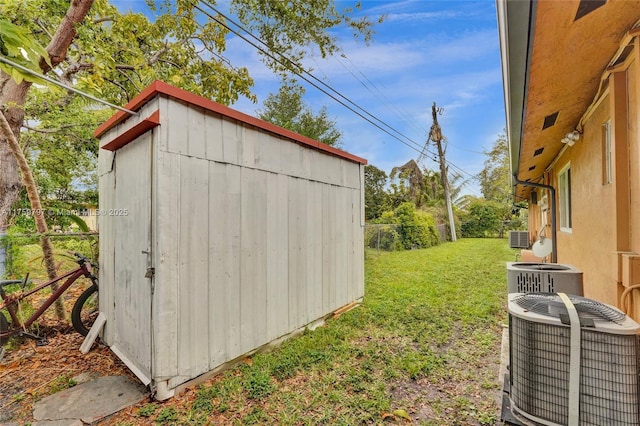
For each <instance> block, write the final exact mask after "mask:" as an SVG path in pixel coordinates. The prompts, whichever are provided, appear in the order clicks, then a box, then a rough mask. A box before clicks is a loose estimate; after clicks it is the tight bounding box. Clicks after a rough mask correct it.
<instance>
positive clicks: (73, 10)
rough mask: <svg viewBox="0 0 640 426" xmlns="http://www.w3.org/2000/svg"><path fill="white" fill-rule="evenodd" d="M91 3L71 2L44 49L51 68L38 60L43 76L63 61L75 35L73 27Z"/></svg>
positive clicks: (89, 7) (74, 0) (90, 1)
mask: <svg viewBox="0 0 640 426" xmlns="http://www.w3.org/2000/svg"><path fill="white" fill-rule="evenodd" d="M93 1H94V0H71V4H70V5H69V9H68V10H67V14H66V15H65V16H64V18H62V22H60V25H59V26H58V30H57V31H56V33H55V34H54V35H53V39H52V40H51V41H50V42H49V45H48V46H47V48H46V50H47V53H48V54H49V59H50V60H51V66H49V64H48V63H47V62H46V61H45V60H44V58H42V59H41V60H40V69H41V70H42V73H43V74H46V73H47V72H49V71H50V70H51V68H53V67H56V66H57V65H58V64H60V62H62V61H64V59H65V57H66V56H67V50H68V49H69V45H71V42H72V41H73V39H74V38H75V37H76V35H77V33H76V29H75V27H76V25H78V24H79V23H81V22H82V21H83V20H84V18H85V17H86V16H87V14H88V13H89V9H91V5H92V4H93Z"/></svg>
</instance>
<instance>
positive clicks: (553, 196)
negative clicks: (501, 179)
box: [513, 173, 558, 263]
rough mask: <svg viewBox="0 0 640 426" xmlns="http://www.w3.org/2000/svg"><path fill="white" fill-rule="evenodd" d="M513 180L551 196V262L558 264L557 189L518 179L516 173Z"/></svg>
mask: <svg viewBox="0 0 640 426" xmlns="http://www.w3.org/2000/svg"><path fill="white" fill-rule="evenodd" d="M513 180H514V181H515V182H516V183H517V184H518V185H524V186H531V187H534V188H541V189H546V190H548V191H549V193H550V196H551V262H552V263H558V242H557V241H556V234H557V231H556V189H555V188H554V187H553V186H551V185H544V184H542V183H533V182H527V181H524V180H520V179H518V175H517V174H516V173H514V174H513Z"/></svg>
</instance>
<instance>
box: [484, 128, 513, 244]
mask: <svg viewBox="0 0 640 426" xmlns="http://www.w3.org/2000/svg"><path fill="white" fill-rule="evenodd" d="M484 154H485V156H486V159H485V161H484V168H483V169H482V171H481V172H480V173H479V174H478V180H479V181H480V190H481V191H482V195H484V198H485V200H486V201H491V202H494V203H496V204H495V205H494V206H493V208H498V207H499V211H500V220H501V221H503V222H506V221H510V220H511V219H512V217H513V212H512V211H513V208H512V206H513V201H512V198H511V189H512V188H511V173H510V166H509V146H508V142H507V136H506V130H503V131H502V133H500V134H499V135H498V138H497V139H496V141H495V142H494V143H493V146H492V147H491V150H489V151H485V152H484ZM496 206H498V207H496ZM502 231H503V228H502V227H501V228H500V237H502Z"/></svg>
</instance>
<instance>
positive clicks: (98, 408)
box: [33, 376, 147, 425]
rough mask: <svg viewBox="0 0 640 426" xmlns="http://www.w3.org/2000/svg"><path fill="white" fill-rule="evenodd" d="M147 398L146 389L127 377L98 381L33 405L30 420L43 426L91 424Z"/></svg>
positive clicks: (49, 397) (62, 392) (113, 377)
mask: <svg viewBox="0 0 640 426" xmlns="http://www.w3.org/2000/svg"><path fill="white" fill-rule="evenodd" d="M146 396H147V393H146V389H145V388H144V387H143V386H142V385H141V384H140V383H138V382H134V381H133V380H131V379H129V378H127V377H123V376H108V377H101V378H99V379H96V380H92V381H89V382H86V383H82V384H80V385H77V386H74V387H72V388H69V389H65V390H63V391H60V392H57V393H54V394H53V395H50V396H48V397H46V398H43V399H41V400H40V401H38V402H37V403H36V404H35V405H34V410H33V418H34V419H35V420H36V421H37V422H42V423H38V424H42V425H46V424H52V425H53V424H55V423H48V422H46V421H54V420H55V421H63V420H64V421H73V420H76V419H78V420H82V422H84V423H93V422H95V421H97V420H100V419H101V418H103V417H106V416H109V415H111V414H113V413H116V412H118V411H120V410H122V409H123V408H125V407H128V406H129V405H132V404H135V403H136V402H138V401H141V400H142V399H144V398H145V397H146ZM59 424H60V425H62V424H65V423H59ZM67 424H73V423H67Z"/></svg>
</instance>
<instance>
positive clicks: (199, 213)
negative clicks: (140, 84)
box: [177, 155, 210, 377]
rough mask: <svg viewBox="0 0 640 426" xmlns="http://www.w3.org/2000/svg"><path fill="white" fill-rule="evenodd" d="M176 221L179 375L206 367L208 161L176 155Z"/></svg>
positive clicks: (202, 370) (207, 357)
mask: <svg viewBox="0 0 640 426" xmlns="http://www.w3.org/2000/svg"><path fill="white" fill-rule="evenodd" d="M179 167H180V202H179V212H178V217H179V222H178V229H177V231H178V241H177V243H178V258H177V260H178V268H179V278H178V282H177V286H178V300H179V302H178V309H179V311H178V312H179V313H180V314H179V315H178V365H179V367H180V369H179V371H178V372H179V375H180V376H184V377H195V376H197V375H199V374H201V373H204V372H206V371H208V369H209V344H208V342H207V339H206V338H203V336H208V335H209V321H208V318H209V286H208V285H207V282H208V279H209V250H208V247H209V232H208V228H209V217H210V215H209V202H208V196H209V164H208V161H206V160H202V159H199V158H194V157H187V156H184V155H183V156H180V163H179Z"/></svg>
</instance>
